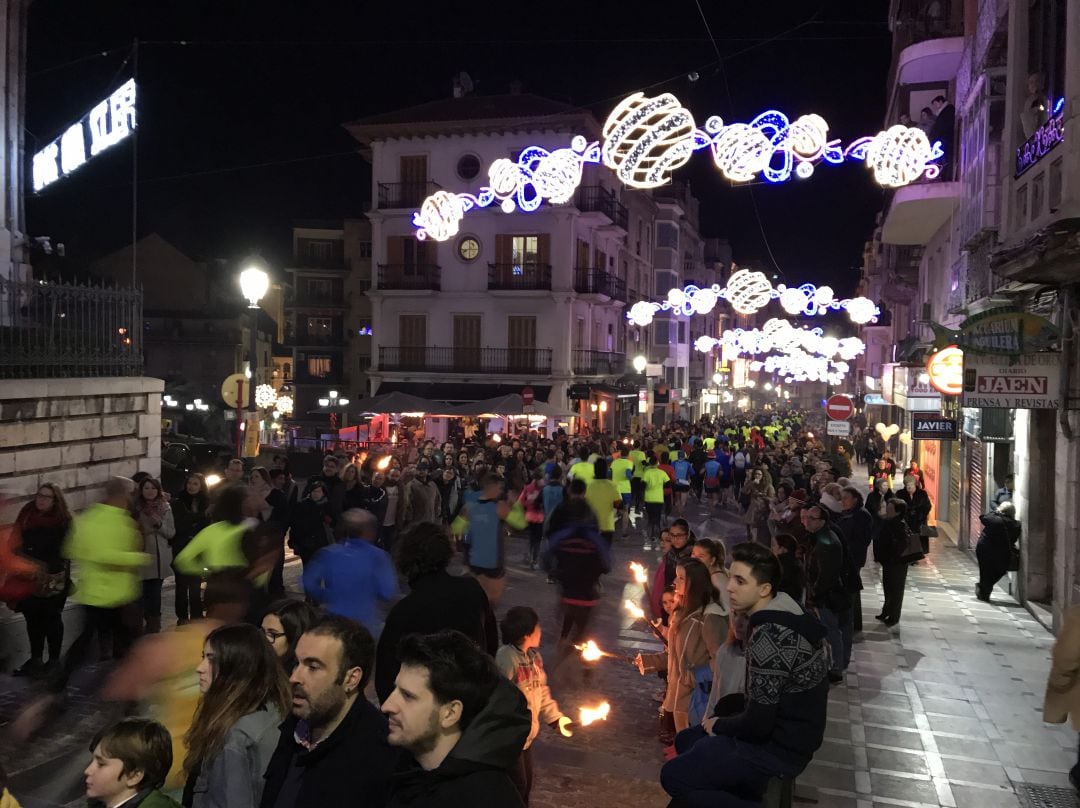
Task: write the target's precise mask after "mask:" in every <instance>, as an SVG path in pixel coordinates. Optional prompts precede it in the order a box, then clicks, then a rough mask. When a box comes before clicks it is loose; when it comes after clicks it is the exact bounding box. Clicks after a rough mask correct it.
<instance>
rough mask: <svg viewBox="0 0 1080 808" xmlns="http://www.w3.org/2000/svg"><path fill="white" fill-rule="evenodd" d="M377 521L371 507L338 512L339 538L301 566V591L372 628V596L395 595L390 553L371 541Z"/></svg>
mask: <svg viewBox="0 0 1080 808" xmlns="http://www.w3.org/2000/svg"><path fill="white" fill-rule="evenodd" d="M378 535H379V522H378V519H376V518H375V515H374V514H373V513H371V511H365V510H362V509H360V508H352V509H350V510H348V511H345V513H343V514H342V515H341V536H342V537H341V540H340V541H339V542H338V543H337V544H333V545H331V546H329V547H324V548H323V549H322V550H319V552H318V553H316V554H315V557H314V558H313V559H312V560H311V563H309V564H307V565H306V566H305V567H304V592H306V593H307V595H308V597H310V598H311V599H312V600H313V601H315V602H316V603H318V604H319V605H320V606H323V607H325V608H326V611H328V612H329V613H330V614H337V615H341V616H342V617H348V618H351V619H352V620H356V621H357V622H359V623H362V624H363V625H364V627H365V628H367V629H368V630H370V631H372V632H374V631H375V629H376V628H377V626H376V625H375V624H376V619H377V618H376V611H375V601H376V600H390V599H392V598H395V597H397V594H398V583H397V575H396V574H395V572H394V564H393V562H392V561H391V560H390V555H389V554H388V553H387V552H386V551H385V550H383V549H381V548H379V547H377V546H376V545H375V539H376V537H377V536H378Z"/></svg>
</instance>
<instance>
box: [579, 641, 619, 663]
mask: <svg viewBox="0 0 1080 808" xmlns="http://www.w3.org/2000/svg"><path fill="white" fill-rule="evenodd" d="M574 647H575V648H576V649H578V650H579V651H581V658H582V659H584V660H585V661H586V662H596V660H598V659H603V658H604V657H606V656H612V655H611V654H609V653H608V652H607V651H604V650H602V649H601V648H600V646H599V645H597V644H596V640H586V641H585V644H584V645H575V646H574Z"/></svg>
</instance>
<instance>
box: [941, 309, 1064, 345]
mask: <svg viewBox="0 0 1080 808" xmlns="http://www.w3.org/2000/svg"><path fill="white" fill-rule="evenodd" d="M930 327H931V328H932V329H933V331H934V347H935V348H938V349H941V348H944V347H945V346H947V345H950V344H952V345H955V346H957V347H958V348H960V350H962V351H963V352H964V354H965V355H967V354H995V355H997V356H999V357H1000V356H1020V355H1021V354H1029V353H1032V352H1033V351H1044V350H1046V349H1047V348H1049V347H1051V346H1052V345H1053V344H1054V343H1055V342H1056V341H1057V338H1058V330H1057V327H1056V326H1055V325H1054V324H1053V323H1051V322H1050V321H1049V320H1047V319H1046V318H1045V317H1039V316H1038V315H1037V314H1029V313H1028V312H1026V311H1018V310H1016V309H1013V308H997V309H988V310H987V311H984V312H982V313H980V314H976V315H975V316H974V317H969V318H967V319H966V320H965V321H964V322H963V323H962V324H961V325H960V328H959V329H958V330H955V331H954V330H952V329H948V328H945V326H942V325H938V324H937V323H931V324H930Z"/></svg>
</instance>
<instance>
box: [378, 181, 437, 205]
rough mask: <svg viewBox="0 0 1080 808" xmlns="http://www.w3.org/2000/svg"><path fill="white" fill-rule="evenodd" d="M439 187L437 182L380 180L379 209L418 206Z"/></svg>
mask: <svg viewBox="0 0 1080 808" xmlns="http://www.w3.org/2000/svg"><path fill="white" fill-rule="evenodd" d="M440 188H442V186H441V185H439V183H437V182H380V183H379V200H378V206H379V209H380V210H385V209H387V208H418V207H420V205H421V203H422V202H423V201H424V200H425V199H427V198H428V197H429V196H431V194H433V193H435V192H436V191H438V190H439V189H440Z"/></svg>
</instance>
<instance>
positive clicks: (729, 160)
mask: <svg viewBox="0 0 1080 808" xmlns="http://www.w3.org/2000/svg"><path fill="white" fill-rule="evenodd" d="M705 127H706V131H709V132H714V133H715V136H714V138H713V140H712V157H713V163H715V164H716V167H717V168H718V169H720V173H721V174H723V175H724V176H725V177H726V178H727V179H729V180H731V181H732V182H749V181H750V180H752V179H754V177H756V176H757V175H758V174H760V173H761V172H762V170H764V168H765V166H767V165H768V164H769V158H771V157H772V153H773V146H772V143H771V142H770V140H769V138H768V136H766V134H765V133H764V132H762V131H761V130H760V129H757V128H755V127H753V126H751V125H750V124H748V123H735V124H732V125H731V126H724V122H723V120H722V119H720V118H716V117H714V118H710V119H709V120H708V121H707V122H706V124H705Z"/></svg>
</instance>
